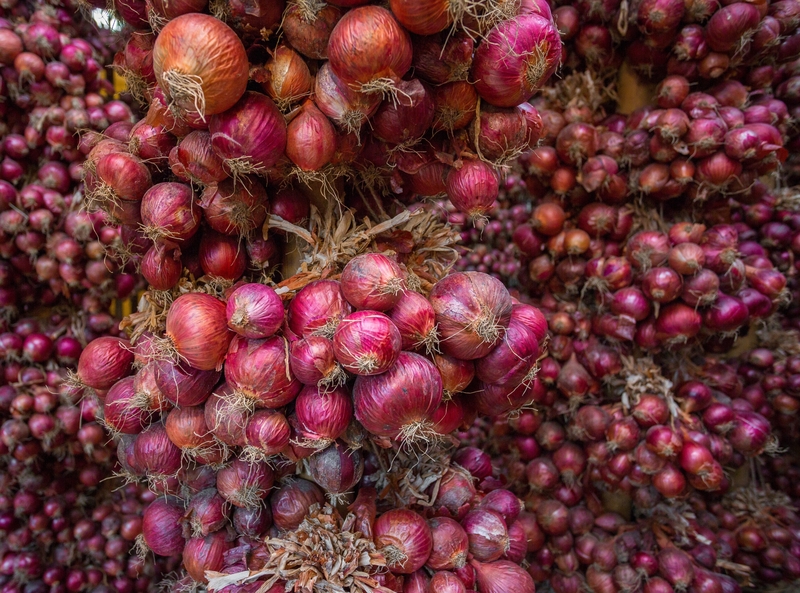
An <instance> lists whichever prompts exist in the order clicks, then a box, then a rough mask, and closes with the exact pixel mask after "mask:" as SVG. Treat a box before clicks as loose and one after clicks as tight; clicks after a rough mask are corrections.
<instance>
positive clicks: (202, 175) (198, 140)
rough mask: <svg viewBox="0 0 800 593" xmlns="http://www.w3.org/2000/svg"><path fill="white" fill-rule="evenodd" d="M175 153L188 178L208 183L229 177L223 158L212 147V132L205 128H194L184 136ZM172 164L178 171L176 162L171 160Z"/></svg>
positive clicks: (204, 183) (173, 170) (200, 182)
mask: <svg viewBox="0 0 800 593" xmlns="http://www.w3.org/2000/svg"><path fill="white" fill-rule="evenodd" d="M174 153H175V157H176V161H177V163H178V164H179V165H180V166H181V167H182V170H183V171H185V174H186V176H187V177H188V180H191V181H193V182H196V183H199V184H203V185H208V184H211V183H218V182H221V181H223V180H224V179H225V178H226V177H227V173H226V172H225V168H224V166H223V160H222V158H221V157H219V156H217V153H216V152H214V150H213V148H212V147H211V134H210V133H209V132H207V131H205V130H194V131H192V132H190V133H189V134H187V135H186V136H184V137H183V138H182V139H181V141H180V142H179V143H178V146H177V150H174ZM170 154H172V153H170ZM170 166H171V168H172V172H173V173H176V171H175V168H174V167H175V164H173V163H172V162H171V165H170ZM176 174H177V173H176Z"/></svg>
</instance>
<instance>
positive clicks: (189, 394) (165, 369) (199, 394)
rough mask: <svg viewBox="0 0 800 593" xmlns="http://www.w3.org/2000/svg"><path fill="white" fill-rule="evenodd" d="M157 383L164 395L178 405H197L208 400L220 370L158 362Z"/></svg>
mask: <svg viewBox="0 0 800 593" xmlns="http://www.w3.org/2000/svg"><path fill="white" fill-rule="evenodd" d="M156 365H158V368H157V370H156V372H155V379H156V385H157V386H158V390H159V391H160V392H161V394H162V396H163V397H164V398H165V399H166V400H168V401H169V402H171V403H172V404H174V405H176V406H197V405H200V404H202V403H203V402H204V401H206V400H207V399H208V397H209V395H211V390H212V389H213V388H214V386H215V385H216V384H217V381H218V380H219V376H220V374H219V372H216V371H213V370H211V371H200V370H197V369H194V368H192V367H189V366H180V365H173V364H172V363H170V362H167V361H158V362H156Z"/></svg>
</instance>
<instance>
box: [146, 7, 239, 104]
mask: <svg viewBox="0 0 800 593" xmlns="http://www.w3.org/2000/svg"><path fill="white" fill-rule="evenodd" d="M153 70H154V71H155V75H156V80H157V81H158V83H159V86H160V87H161V88H162V90H163V91H164V93H165V95H166V96H167V97H168V99H169V101H170V102H171V103H174V104H175V105H176V106H177V107H178V108H179V109H181V110H182V111H184V112H185V113H187V114H194V115H196V116H199V117H200V118H202V119H203V120H205V118H206V117H208V116H212V115H215V114H218V113H222V112H223V111H226V110H227V109H230V108H231V107H233V105H234V104H235V103H236V102H237V101H238V100H239V98H240V97H241V96H242V95H243V94H244V92H245V90H246V88H247V79H248V76H249V64H248V60H247V54H246V53H245V49H244V45H242V42H241V40H240V39H239V36H238V35H237V34H236V33H235V32H234V31H233V30H232V29H231V28H230V27H228V26H227V25H226V24H225V23H223V22H222V21H220V20H218V19H216V18H214V17H212V16H210V15H206V14H200V13H191V14H185V15H182V16H179V17H177V18H175V19H173V20H171V21H170V22H168V23H167V24H166V25H165V26H164V28H163V29H162V30H161V32H160V33H159V34H158V37H157V38H156V42H155V44H154V46H153Z"/></svg>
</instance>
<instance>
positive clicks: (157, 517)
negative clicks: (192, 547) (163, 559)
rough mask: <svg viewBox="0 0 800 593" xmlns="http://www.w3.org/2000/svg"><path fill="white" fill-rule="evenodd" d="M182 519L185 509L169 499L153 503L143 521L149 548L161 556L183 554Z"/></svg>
mask: <svg viewBox="0 0 800 593" xmlns="http://www.w3.org/2000/svg"><path fill="white" fill-rule="evenodd" d="M182 517H183V509H182V508H181V507H179V506H178V505H177V504H176V503H174V502H172V501H170V500H168V499H164V498H158V499H156V500H154V501H153V502H151V503H150V505H149V506H148V507H147V509H145V511H144V516H143V519H142V536H143V538H144V541H145V543H146V544H147V547H148V548H150V549H151V550H152V551H153V552H154V553H156V554H158V555H159V556H173V555H175V554H180V553H181V552H183V548H184V544H185V542H184V539H183V535H182V534H181V519H182Z"/></svg>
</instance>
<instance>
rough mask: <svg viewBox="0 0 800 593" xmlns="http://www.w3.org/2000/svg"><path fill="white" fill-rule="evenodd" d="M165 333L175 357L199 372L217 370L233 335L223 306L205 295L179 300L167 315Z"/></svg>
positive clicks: (188, 296)
mask: <svg viewBox="0 0 800 593" xmlns="http://www.w3.org/2000/svg"><path fill="white" fill-rule="evenodd" d="M166 333H167V337H169V339H170V341H171V344H172V346H173V347H174V348H175V350H176V351H177V353H178V355H179V356H180V357H181V358H182V359H183V360H185V361H186V362H187V363H188V364H189V365H191V366H192V367H194V368H196V369H198V370H201V371H212V370H219V369H220V368H221V367H222V362H223V361H224V359H225V355H226V353H227V351H228V344H229V343H230V341H231V338H232V337H233V334H232V333H231V332H230V331H229V330H228V326H227V324H226V322H225V304H224V303H222V302H221V301H219V300H218V299H216V298H214V297H212V296H211V295H208V294H203V293H189V294H184V295H181V296H179V297H178V298H177V299H175V301H173V303H172V305H171V306H170V308H169V312H168V313H167V322H166Z"/></svg>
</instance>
